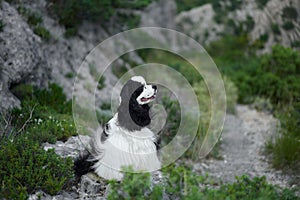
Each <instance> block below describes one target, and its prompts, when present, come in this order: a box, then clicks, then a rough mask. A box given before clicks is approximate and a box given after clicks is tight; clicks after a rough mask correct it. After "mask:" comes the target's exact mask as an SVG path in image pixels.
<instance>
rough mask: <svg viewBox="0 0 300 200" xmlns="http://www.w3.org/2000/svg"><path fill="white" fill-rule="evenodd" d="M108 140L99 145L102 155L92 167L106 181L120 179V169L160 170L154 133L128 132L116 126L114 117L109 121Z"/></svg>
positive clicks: (144, 129)
mask: <svg viewBox="0 0 300 200" xmlns="http://www.w3.org/2000/svg"><path fill="white" fill-rule="evenodd" d="M109 123H110V131H109V134H108V135H109V136H108V139H107V140H106V141H105V142H104V143H101V144H100V146H101V147H100V148H101V150H102V152H103V153H102V155H101V156H99V161H98V162H97V163H96V164H95V165H94V168H95V172H96V173H97V174H98V175H99V176H102V177H104V178H106V179H117V180H120V179H121V178H122V176H123V175H122V173H120V170H121V169H122V167H126V166H132V167H133V169H134V170H137V171H154V170H157V169H159V168H160V161H159V159H158V157H157V151H156V146H155V144H154V140H155V136H154V133H153V132H152V131H151V130H150V129H148V128H143V129H141V130H140V131H135V132H129V131H126V130H124V129H121V128H120V127H119V126H117V122H116V116H115V117H114V118H113V119H112V120H110V122H109Z"/></svg>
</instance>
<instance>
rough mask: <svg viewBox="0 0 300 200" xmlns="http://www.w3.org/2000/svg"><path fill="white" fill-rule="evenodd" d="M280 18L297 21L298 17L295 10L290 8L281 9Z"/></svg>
mask: <svg viewBox="0 0 300 200" xmlns="http://www.w3.org/2000/svg"><path fill="white" fill-rule="evenodd" d="M282 17H284V18H287V19H291V20H297V17H298V12H297V9H296V8H295V7H292V6H289V7H285V8H283V10H282Z"/></svg>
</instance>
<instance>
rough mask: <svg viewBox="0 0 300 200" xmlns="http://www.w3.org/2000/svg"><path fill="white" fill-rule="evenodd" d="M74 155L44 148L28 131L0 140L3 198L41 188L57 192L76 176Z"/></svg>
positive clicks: (21, 196) (0, 191) (24, 196)
mask: <svg viewBox="0 0 300 200" xmlns="http://www.w3.org/2000/svg"><path fill="white" fill-rule="evenodd" d="M72 165H73V164H72V161H71V159H62V158H60V157H59V156H57V155H56V154H55V152H54V151H53V150H49V151H44V150H43V149H41V148H40V146H39V145H38V144H37V143H35V142H34V141H32V140H31V139H30V138H29V137H27V135H26V134H24V135H22V136H18V137H16V138H11V139H10V140H2V141H1V144H0V180H1V181H2V182H1V186H0V198H1V199H2V198H6V199H27V197H28V194H31V193H33V192H35V191H37V190H43V191H44V192H46V193H48V194H51V195H55V194H56V193H57V192H59V191H60V190H61V189H62V187H63V186H64V184H65V183H66V181H67V180H69V179H70V178H71V177H72V176H73V171H72Z"/></svg>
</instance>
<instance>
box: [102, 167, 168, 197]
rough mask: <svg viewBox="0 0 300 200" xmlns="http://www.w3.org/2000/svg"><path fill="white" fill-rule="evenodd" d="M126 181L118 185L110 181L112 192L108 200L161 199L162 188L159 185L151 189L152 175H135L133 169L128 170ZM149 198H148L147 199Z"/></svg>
mask: <svg viewBox="0 0 300 200" xmlns="http://www.w3.org/2000/svg"><path fill="white" fill-rule="evenodd" d="M126 171H129V172H127V173H125V176H124V179H123V180H122V182H120V183H118V182H116V181H110V186H111V187H110V189H111V190H110V192H109V195H108V198H107V199H109V200H110V199H111V200H112V199H119V200H121V199H140V200H142V199H145V198H147V199H161V198H162V187H161V186H160V185H159V186H158V185H157V186H154V187H153V188H151V179H150V173H134V171H133V170H132V168H130V167H129V168H127V169H126ZM146 196H147V197H146Z"/></svg>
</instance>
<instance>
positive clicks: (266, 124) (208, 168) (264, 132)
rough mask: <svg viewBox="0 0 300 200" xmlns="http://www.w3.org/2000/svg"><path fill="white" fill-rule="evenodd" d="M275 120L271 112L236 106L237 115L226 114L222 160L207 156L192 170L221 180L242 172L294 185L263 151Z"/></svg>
mask: <svg viewBox="0 0 300 200" xmlns="http://www.w3.org/2000/svg"><path fill="white" fill-rule="evenodd" d="M276 124H277V120H276V119H275V118H274V117H273V116H272V115H270V114H266V113H264V112H258V111H256V110H254V109H250V108H249V106H241V105H238V106H237V112H236V115H227V118H226V122H225V126H224V130H223V135H222V143H221V147H220V154H221V156H222V157H223V159H221V160H216V159H208V160H204V161H203V162H201V163H197V164H196V165H195V167H194V169H195V170H196V171H197V170H198V171H202V173H203V172H205V173H208V174H209V175H210V176H212V177H214V178H218V179H221V180H222V181H223V182H233V181H234V180H235V176H240V175H243V174H246V175H249V176H250V177H254V176H266V178H267V180H268V182H270V183H272V184H276V185H279V186H281V187H294V186H295V185H292V184H291V183H290V180H291V179H290V177H289V176H288V175H284V174H282V172H281V171H275V170H274V169H272V167H271V165H270V164H269V163H268V161H267V158H266V157H265V156H264V155H263V154H262V151H263V148H264V146H265V142H266V141H267V140H268V138H270V136H271V134H272V133H274V132H275V131H276Z"/></svg>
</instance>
